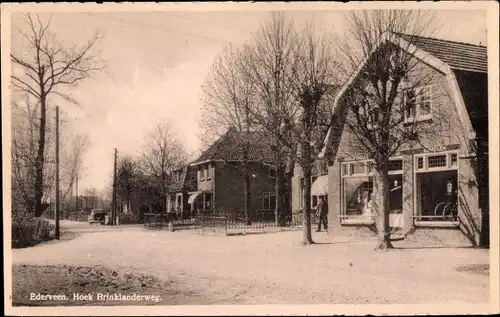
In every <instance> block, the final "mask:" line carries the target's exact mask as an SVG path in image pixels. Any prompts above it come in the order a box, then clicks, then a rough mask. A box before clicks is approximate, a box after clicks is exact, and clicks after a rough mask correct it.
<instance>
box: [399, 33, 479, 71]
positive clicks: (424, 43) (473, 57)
mask: <svg viewBox="0 0 500 317" xmlns="http://www.w3.org/2000/svg"><path fill="white" fill-rule="evenodd" d="M397 35H398V36H401V37H402V38H403V39H404V40H406V41H408V42H410V43H411V44H414V45H415V46H417V47H418V48H420V49H422V50H424V51H426V52H428V53H430V54H432V55H434V56H435V57H437V58H439V59H440V60H442V61H443V62H445V63H447V64H448V65H450V67H451V68H454V69H460V70H467V71H472V72H483V73H487V72H488V55H487V48H486V46H481V45H474V44H468V43H461V42H453V41H448V40H441V39H435V38H430V37H421V36H415V35H408V34H401V33H398V34H397Z"/></svg>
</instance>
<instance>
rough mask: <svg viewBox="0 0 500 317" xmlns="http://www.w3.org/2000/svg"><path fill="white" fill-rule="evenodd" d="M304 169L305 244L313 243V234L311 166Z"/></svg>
mask: <svg viewBox="0 0 500 317" xmlns="http://www.w3.org/2000/svg"><path fill="white" fill-rule="evenodd" d="M303 170H304V221H303V241H302V243H303V244H313V243H314V241H313V239H312V234H311V168H310V167H309V168H303Z"/></svg>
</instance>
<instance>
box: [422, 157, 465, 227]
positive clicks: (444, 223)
mask: <svg viewBox="0 0 500 317" xmlns="http://www.w3.org/2000/svg"><path fill="white" fill-rule="evenodd" d="M439 155H446V164H445V166H439V167H428V158H429V157H433V156H439ZM453 157H456V164H455V165H453V160H452V158H453ZM419 158H422V159H423V163H424V164H423V168H418V159H419ZM459 159H460V153H459V150H452V151H441V152H431V153H421V154H415V155H414V160H413V162H414V164H415V165H414V166H415V168H414V171H413V175H414V176H413V177H414V179H415V186H417V185H416V177H417V175H418V174H425V173H435V172H445V171H456V172H457V190H458V189H459V187H460V171H459ZM419 192H420V190H419V189H418V188H415V194H414V196H413V206H414V207H413V212H412V219H413V223H414V225H415V226H421V227H458V226H459V225H460V217H458V219H457V220H456V221H454V220H449V219H443V220H441V219H438V220H432V221H431V220H427V221H426V220H422V219H424V218H423V217H424V216H423V215H422V214H421V210H420V209H421V207H420V205H419V204H420V200H419V197H418V196H419V195H420V194H419ZM459 206H460V195H458V196H457V208H459ZM436 218H437V217H436Z"/></svg>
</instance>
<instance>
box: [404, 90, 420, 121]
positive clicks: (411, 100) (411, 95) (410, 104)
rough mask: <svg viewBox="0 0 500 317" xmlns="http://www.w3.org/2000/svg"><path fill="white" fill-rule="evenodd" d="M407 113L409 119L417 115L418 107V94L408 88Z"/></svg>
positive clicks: (405, 97)
mask: <svg viewBox="0 0 500 317" xmlns="http://www.w3.org/2000/svg"><path fill="white" fill-rule="evenodd" d="M404 102H405V115H406V118H407V119H412V118H414V117H415V112H416V109H417V103H416V94H415V91H414V90H413V89H407V90H406V91H405V93H404Z"/></svg>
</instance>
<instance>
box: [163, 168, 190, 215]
mask: <svg viewBox="0 0 500 317" xmlns="http://www.w3.org/2000/svg"><path fill="white" fill-rule="evenodd" d="M196 188H197V187H196V170H195V169H194V168H193V167H192V166H190V165H187V166H184V167H182V168H179V169H177V170H175V171H173V172H172V174H171V175H170V181H169V185H168V187H167V190H168V196H167V213H170V214H175V218H177V219H185V218H192V217H193V216H194V215H193V213H192V212H191V208H190V206H189V202H188V200H189V193H190V192H194V191H196Z"/></svg>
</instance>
